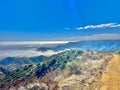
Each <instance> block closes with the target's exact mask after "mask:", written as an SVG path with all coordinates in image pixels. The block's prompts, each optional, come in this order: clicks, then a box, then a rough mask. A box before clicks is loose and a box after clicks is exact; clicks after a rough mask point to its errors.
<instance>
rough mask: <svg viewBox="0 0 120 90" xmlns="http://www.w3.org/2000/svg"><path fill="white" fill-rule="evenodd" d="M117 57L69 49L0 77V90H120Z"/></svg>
mask: <svg viewBox="0 0 120 90" xmlns="http://www.w3.org/2000/svg"><path fill="white" fill-rule="evenodd" d="M119 59H120V56H119V54H118V53H114V52H100V51H87V50H85V51H81V50H70V51H66V52H63V53H60V54H57V55H53V56H51V57H49V58H48V59H46V60H44V61H43V62H40V63H39V64H37V65H27V66H25V67H22V68H21V69H19V70H16V71H13V72H12V73H11V74H9V75H7V76H4V77H3V78H1V80H0V90H120V86H119V85H120V77H119V76H120V60H119Z"/></svg>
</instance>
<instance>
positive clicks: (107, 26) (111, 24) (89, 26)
mask: <svg viewBox="0 0 120 90" xmlns="http://www.w3.org/2000/svg"><path fill="white" fill-rule="evenodd" d="M113 27H120V24H117V23H106V24H99V25H87V26H84V27H78V28H76V29H77V30H85V29H98V28H113Z"/></svg>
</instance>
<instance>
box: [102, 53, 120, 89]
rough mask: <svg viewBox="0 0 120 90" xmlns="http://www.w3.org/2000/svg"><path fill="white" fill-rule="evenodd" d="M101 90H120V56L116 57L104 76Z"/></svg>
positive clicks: (109, 64)
mask: <svg viewBox="0 0 120 90" xmlns="http://www.w3.org/2000/svg"><path fill="white" fill-rule="evenodd" d="M101 82H102V86H101V88H100V90H120V56H119V55H114V58H113V59H112V60H110V62H109V63H108V65H107V67H106V72H105V73H104V74H103V76H102V79H101Z"/></svg>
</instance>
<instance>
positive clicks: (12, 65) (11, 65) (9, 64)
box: [0, 56, 47, 70]
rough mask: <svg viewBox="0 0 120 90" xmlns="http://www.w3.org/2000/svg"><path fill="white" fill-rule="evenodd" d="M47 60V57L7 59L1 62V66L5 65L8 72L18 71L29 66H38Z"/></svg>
mask: <svg viewBox="0 0 120 90" xmlns="http://www.w3.org/2000/svg"><path fill="white" fill-rule="evenodd" d="M46 58H47V57H45V56H37V57H30V58H27V57H22V58H16V57H7V58H5V59H3V60H1V61H0V65H3V66H4V67H5V68H6V69H8V70H16V69H19V68H20V67H22V66H25V65H27V64H37V63H38V62H41V61H43V60H45V59H46Z"/></svg>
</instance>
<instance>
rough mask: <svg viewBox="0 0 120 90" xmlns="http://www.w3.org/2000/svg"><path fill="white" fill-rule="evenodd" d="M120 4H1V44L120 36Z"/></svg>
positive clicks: (54, 0) (44, 0)
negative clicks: (95, 36) (4, 42)
mask: <svg viewBox="0 0 120 90" xmlns="http://www.w3.org/2000/svg"><path fill="white" fill-rule="evenodd" d="M119 4H120V0H0V41H17V40H18V41H19V40H22V41H24V40H58V39H59V40H60V39H61V38H62V39H63V40H66V38H74V39H75V37H76V38H78V37H88V36H94V35H98V36H100V35H107V36H110V37H111V35H112V34H113V36H115V35H118V36H120V35H119V34H120V30H119V29H120V12H119V11H120V5H119Z"/></svg>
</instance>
